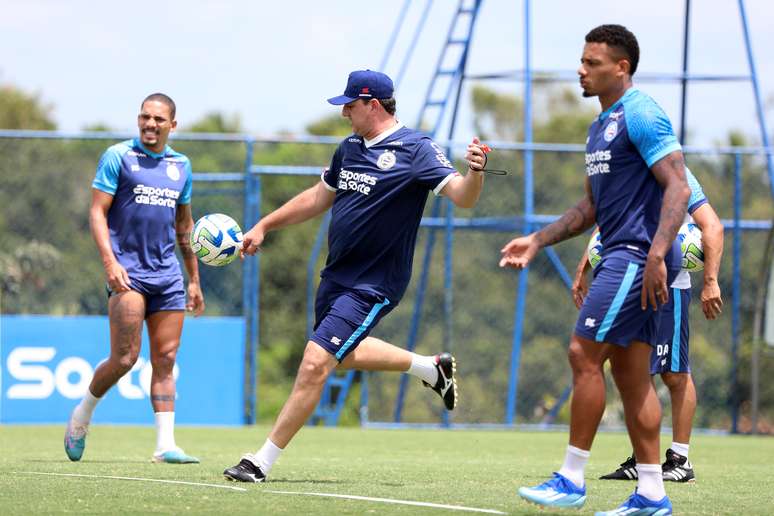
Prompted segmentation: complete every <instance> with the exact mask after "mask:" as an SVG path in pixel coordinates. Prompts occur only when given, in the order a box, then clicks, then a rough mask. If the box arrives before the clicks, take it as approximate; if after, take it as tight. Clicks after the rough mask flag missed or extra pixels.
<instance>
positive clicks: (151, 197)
mask: <svg viewBox="0 0 774 516" xmlns="http://www.w3.org/2000/svg"><path fill="white" fill-rule="evenodd" d="M192 180H193V176H192V173H191V162H190V161H189V160H188V158H187V157H186V156H184V155H183V154H180V153H179V152H175V151H174V150H172V148H171V147H169V146H168V145H167V146H166V147H165V149H164V152H162V153H161V154H157V153H154V152H152V151H150V150H148V149H146V148H145V147H144V146H143V145H142V143H141V142H140V141H139V139H138V138H135V139H133V140H126V141H124V142H121V143H118V144H116V145H113V146H112V147H110V148H108V149H107V150H106V151H105V153H104V154H103V155H102V158H101V159H100V161H99V165H97V174H96V176H95V177H94V181H93V182H92V184H91V186H92V188H96V189H97V190H101V191H103V192H105V193H109V194H110V195H112V196H113V204H111V206H110V210H109V211H108V228H109V230H110V245H111V247H112V249H113V254H115V256H116V259H117V260H118V263H120V264H121V265H122V266H123V267H124V268H125V269H126V272H127V273H128V274H129V276H130V277H137V278H154V277H162V276H172V275H178V274H182V273H181V270H180V264H179V263H178V261H177V257H176V256H175V214H176V212H177V205H178V204H190V202H191V182H192Z"/></svg>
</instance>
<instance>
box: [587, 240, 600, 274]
mask: <svg viewBox="0 0 774 516" xmlns="http://www.w3.org/2000/svg"><path fill="white" fill-rule="evenodd" d="M586 253H588V255H589V264H591V268H592V269H596V268H597V265H599V262H601V261H602V239H601V238H600V236H599V231H597V232H596V233H594V234H593V235H591V238H589V244H588V245H587V246H586Z"/></svg>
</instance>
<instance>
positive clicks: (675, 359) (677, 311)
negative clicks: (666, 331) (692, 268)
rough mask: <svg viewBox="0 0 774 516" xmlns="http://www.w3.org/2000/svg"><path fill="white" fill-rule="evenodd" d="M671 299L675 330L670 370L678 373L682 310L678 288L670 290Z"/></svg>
mask: <svg viewBox="0 0 774 516" xmlns="http://www.w3.org/2000/svg"><path fill="white" fill-rule="evenodd" d="M672 297H673V298H674V300H675V303H674V304H675V306H674V310H673V311H672V313H673V314H674V317H675V329H674V332H673V333H672V366H671V369H672V371H673V372H679V371H680V323H681V322H682V320H683V309H682V302H683V299H682V297H683V296H682V292H681V291H680V289H679V288H673V289H672Z"/></svg>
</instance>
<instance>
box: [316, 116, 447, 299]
mask: <svg viewBox="0 0 774 516" xmlns="http://www.w3.org/2000/svg"><path fill="white" fill-rule="evenodd" d="M455 174H456V172H455V170H454V167H453V166H452V164H451V162H450V161H449V160H448V158H447V157H446V156H445V155H444V152H443V150H442V149H441V148H440V147H439V146H438V144H436V143H435V142H433V141H432V139H430V137H428V136H427V135H425V134H422V133H420V132H418V131H414V130H412V129H408V128H406V127H403V126H402V125H401V124H397V125H396V126H395V127H393V128H392V129H389V130H387V131H385V132H383V133H382V134H380V135H379V136H377V137H376V138H374V139H373V140H370V141H369V140H365V139H364V138H362V137H361V136H357V135H352V136H350V137H348V138H347V139H345V140H344V141H343V142H341V144H339V147H338V148H337V149H336V152H335V153H334V154H333V159H332V160H331V165H330V168H328V169H326V170H325V171H324V172H323V174H322V180H323V183H324V185H325V187H326V188H328V189H329V190H331V191H335V192H336V199H335V200H334V202H333V207H332V208H331V210H332V212H331V215H332V218H331V225H330V228H329V230H328V260H327V262H326V265H325V268H324V269H323V270H322V272H321V273H320V275H321V276H322V277H323V278H327V279H330V280H332V281H334V282H336V283H338V284H340V285H343V286H345V287H349V288H352V289H356V290H365V291H369V292H374V293H376V294H379V295H382V296H385V297H387V298H388V299H389V300H390V301H391V302H393V303H397V302H398V301H399V300H400V298H401V297H402V296H403V293H404V292H405V291H406V287H407V286H408V283H409V280H410V279H411V267H412V261H413V257H414V245H415V243H416V237H417V229H418V228H419V222H420V220H421V218H422V212H423V211H424V208H425V201H426V200H427V193H428V192H429V191H432V192H434V193H435V194H436V195H438V194H439V193H440V191H441V190H442V189H443V187H444V186H446V184H447V183H448V182H449V181H450V180H451V178H452V177H454V175H455Z"/></svg>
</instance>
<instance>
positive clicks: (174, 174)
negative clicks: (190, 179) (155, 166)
mask: <svg viewBox="0 0 774 516" xmlns="http://www.w3.org/2000/svg"><path fill="white" fill-rule="evenodd" d="M167 177H169V178H170V179H171V180H172V181H177V180H178V179H180V171H179V170H178V169H177V167H176V166H175V165H168V166H167Z"/></svg>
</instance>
